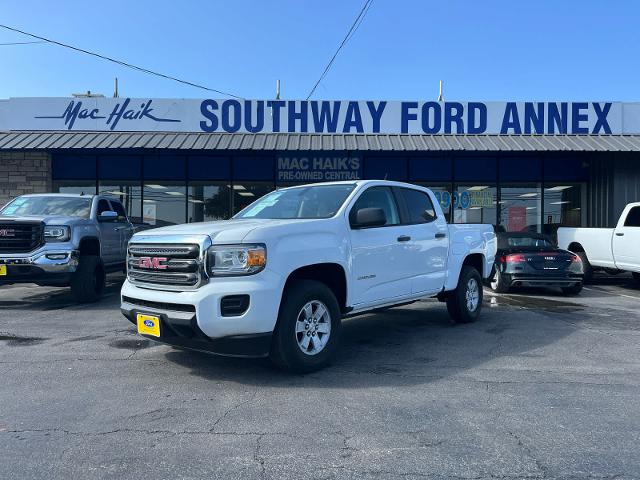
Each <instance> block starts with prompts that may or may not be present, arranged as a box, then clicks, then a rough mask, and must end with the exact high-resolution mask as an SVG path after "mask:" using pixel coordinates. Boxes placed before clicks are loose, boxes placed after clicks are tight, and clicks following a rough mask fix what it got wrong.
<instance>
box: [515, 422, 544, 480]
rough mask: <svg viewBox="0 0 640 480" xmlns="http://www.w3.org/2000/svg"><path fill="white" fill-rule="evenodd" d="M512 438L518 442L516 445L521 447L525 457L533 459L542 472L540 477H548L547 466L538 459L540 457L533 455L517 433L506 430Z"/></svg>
mask: <svg viewBox="0 0 640 480" xmlns="http://www.w3.org/2000/svg"><path fill="white" fill-rule="evenodd" d="M507 433H508V434H509V435H510V436H511V437H512V438H514V439H515V440H516V442H517V444H518V447H520V448H521V449H522V451H523V452H524V453H525V454H526V455H527V457H529V458H530V459H531V460H533V462H534V463H535V465H536V468H537V469H538V470H539V471H540V473H541V474H542V478H548V468H547V467H546V466H545V465H544V464H543V463H542V462H541V461H540V459H539V458H538V457H537V456H535V455H534V454H533V452H532V451H531V448H530V447H528V446H527V445H526V444H525V443H524V442H523V441H522V439H521V438H520V436H519V435H517V434H516V433H514V432H511V431H508V432H507Z"/></svg>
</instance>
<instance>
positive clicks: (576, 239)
mask: <svg viewBox="0 0 640 480" xmlns="http://www.w3.org/2000/svg"><path fill="white" fill-rule="evenodd" d="M558 245H559V246H560V248H564V249H567V250H570V251H571V252H574V253H575V254H577V255H578V256H579V257H580V258H581V260H582V263H583V266H584V279H585V281H589V280H590V279H591V277H592V275H593V272H594V271H596V270H605V271H606V272H608V273H612V274H616V273H620V272H625V271H626V272H631V273H632V275H633V278H634V279H635V280H636V281H637V282H640V248H639V247H638V246H639V245H640V202H635V203H630V204H628V205H627V206H626V207H625V208H624V210H623V211H622V214H621V215H620V218H618V223H617V224H616V227H615V228H570V227H562V228H559V229H558Z"/></svg>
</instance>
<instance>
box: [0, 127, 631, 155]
mask: <svg viewBox="0 0 640 480" xmlns="http://www.w3.org/2000/svg"><path fill="white" fill-rule="evenodd" d="M83 149H100V150H114V149H145V150H201V151H202V150H204V151H211V150H216V151H220V150H222V151H224V150H241V151H242V150H244V151H276V150H293V151H309V150H316V151H317V150H322V151H345V150H347V151H354V150H357V151H382V152H429V151H440V152H442V151H475V152H483V151H486V152H490V151H493V152H496V151H508V152H536V151H543V152H640V135H414V134H384V133H381V134H371V135H370V134H306V133H255V134H252V133H195V132H194V133H177V132H176V133H172V132H78V131H10V132H6V131H5V132H0V150H67V151H68V150H83Z"/></svg>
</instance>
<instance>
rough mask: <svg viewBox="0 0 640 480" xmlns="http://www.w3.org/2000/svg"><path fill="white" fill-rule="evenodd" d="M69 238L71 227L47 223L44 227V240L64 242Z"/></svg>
mask: <svg viewBox="0 0 640 480" xmlns="http://www.w3.org/2000/svg"><path fill="white" fill-rule="evenodd" d="M70 238H71V228H69V227H68V226H65V225H59V226H58V225H47V226H46V227H44V239H45V241H46V242H66V241H68V240H69V239H70Z"/></svg>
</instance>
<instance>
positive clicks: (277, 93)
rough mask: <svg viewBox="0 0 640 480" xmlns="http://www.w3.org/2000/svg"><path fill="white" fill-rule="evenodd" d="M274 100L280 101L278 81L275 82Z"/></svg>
mask: <svg viewBox="0 0 640 480" xmlns="http://www.w3.org/2000/svg"><path fill="white" fill-rule="evenodd" d="M276 100H280V79H278V80H276Z"/></svg>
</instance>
